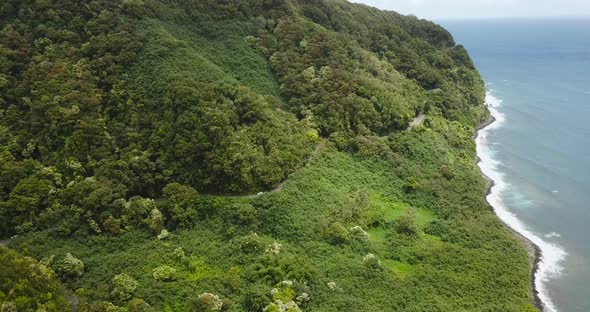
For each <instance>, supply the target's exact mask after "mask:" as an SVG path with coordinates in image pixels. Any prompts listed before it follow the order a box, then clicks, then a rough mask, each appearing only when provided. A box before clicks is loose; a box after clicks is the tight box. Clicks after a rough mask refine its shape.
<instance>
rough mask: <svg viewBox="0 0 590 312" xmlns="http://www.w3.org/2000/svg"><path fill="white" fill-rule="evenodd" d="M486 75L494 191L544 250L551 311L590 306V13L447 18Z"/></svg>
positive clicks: (486, 153) (542, 288) (485, 135)
mask: <svg viewBox="0 0 590 312" xmlns="http://www.w3.org/2000/svg"><path fill="white" fill-rule="evenodd" d="M441 24H442V25H443V26H445V27H446V28H447V29H449V30H450V31H451V32H452V33H453V35H454V36H455V39H456V41H457V42H458V43H461V44H464V45H465V46H466V48H467V49H468V50H469V52H470V54H471V55H472V57H473V58H474V61H475V63H476V66H477V67H478V69H479V70H480V71H481V73H482V75H483V76H484V79H485V80H486V83H487V86H488V89H489V90H490V92H489V93H488V98H487V101H488V104H490V105H491V107H490V110H491V112H492V114H493V115H494V116H495V117H496V119H497V122H496V123H494V124H492V125H491V126H490V127H488V128H486V129H484V130H483V131H481V132H480V136H479V137H478V154H479V156H480V158H481V159H482V162H481V163H480V166H481V168H482V171H483V172H484V173H485V174H486V175H488V176H489V177H490V178H492V179H493V180H495V182H496V186H495V187H494V189H493V190H492V193H491V195H490V196H489V197H488V200H489V201H490V203H491V204H492V205H493V206H494V208H495V210H496V212H497V213H498V215H499V216H500V218H502V219H503V220H504V221H505V222H506V223H508V224H509V225H510V226H511V227H513V228H514V229H515V230H517V231H519V232H521V233H522V234H524V235H525V236H526V237H528V238H529V239H531V240H532V241H533V242H534V243H535V244H537V245H538V246H539V247H540V248H541V250H542V253H543V258H542V260H541V263H540V265H539V272H538V274H537V279H536V280H537V289H538V290H539V293H540V294H539V296H540V298H541V299H542V301H543V302H544V304H545V308H546V310H547V311H560V312H578V311H580V312H587V311H590V296H588V294H589V291H590V240H589V239H588V237H589V236H590V226H588V225H589V224H590V144H589V143H590V121H589V117H590V19H546V20H486V21H452V22H450V21H446V22H442V23H441Z"/></svg>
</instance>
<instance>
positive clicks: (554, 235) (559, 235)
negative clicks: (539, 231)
mask: <svg viewBox="0 0 590 312" xmlns="http://www.w3.org/2000/svg"><path fill="white" fill-rule="evenodd" d="M545 237H546V238H553V237H561V234H559V233H557V232H551V233H548V234H545Z"/></svg>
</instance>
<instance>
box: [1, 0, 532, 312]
mask: <svg viewBox="0 0 590 312" xmlns="http://www.w3.org/2000/svg"><path fill="white" fill-rule="evenodd" d="M0 91H1V92H0V239H2V241H1V243H2V244H7V247H8V248H7V247H3V246H0V311H2V312H5V311H6V312H8V311H10V312H12V311H93V312H99V311H129V312H133V311H268V312H270V311H273V312H274V311H290V312H296V311H385V310H387V311H429V312H431V311H507V312H509V311H535V309H534V308H533V306H531V304H530V300H529V299H530V298H529V289H528V287H529V285H530V276H529V264H528V261H527V257H526V254H525V251H524V249H523V248H522V246H521V245H520V244H519V242H518V241H517V240H516V239H515V238H514V237H513V236H512V235H511V234H510V233H509V232H508V231H507V230H506V228H505V227H504V226H503V225H502V224H501V223H500V221H499V220H498V219H497V218H496V217H495V215H494V214H493V212H492V210H491V208H490V207H489V206H488V205H487V203H486V202H485V200H484V192H485V182H484V180H483V179H482V177H481V176H480V173H479V171H478V169H477V167H476V165H475V162H474V159H475V157H476V156H475V145H474V142H473V135H474V133H475V127H476V126H477V125H479V124H480V123H481V122H482V121H484V120H485V119H486V118H487V116H488V115H487V111H486V109H485V106H484V105H483V102H484V95H485V89H484V84H483V81H482V79H481V77H480V76H479V74H478V72H477V70H476V69H475V67H474V65H473V63H472V61H471V59H470V57H469V55H468V53H467V51H466V50H465V49H464V48H463V47H462V46H461V45H457V44H456V43H455V42H454V40H453V38H452V36H451V34H450V33H449V32H447V31H446V30H445V29H443V28H441V27H440V26H438V25H436V24H434V23H432V22H429V21H425V20H420V19H417V18H415V17H412V16H402V15H399V14H397V13H395V12H385V11H379V10H377V9H374V8H370V7H368V6H364V5H358V4H351V3H349V2H347V1H345V0H320V1H307V0H247V1H239V0H176V1H172V0H62V1H57V0H4V1H3V2H2V3H1V4H0ZM419 113H424V114H425V115H426V119H425V121H424V123H423V124H420V125H416V126H414V127H411V128H409V127H408V126H409V124H410V122H411V121H412V120H413V118H414V117H415V116H416V115H418V114H419ZM11 238H12V239H11Z"/></svg>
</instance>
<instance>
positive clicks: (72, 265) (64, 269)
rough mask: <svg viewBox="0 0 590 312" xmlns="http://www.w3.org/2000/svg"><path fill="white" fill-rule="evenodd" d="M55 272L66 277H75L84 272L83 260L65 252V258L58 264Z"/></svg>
mask: <svg viewBox="0 0 590 312" xmlns="http://www.w3.org/2000/svg"><path fill="white" fill-rule="evenodd" d="M57 272H58V273H59V274H60V275H61V276H63V277H67V278H76V277H80V276H82V274H84V262H82V260H80V259H77V258H76V257H74V256H72V254H71V253H69V252H68V253H67V254H66V256H65V258H63V260H62V261H61V262H60V263H59V264H58V266H57Z"/></svg>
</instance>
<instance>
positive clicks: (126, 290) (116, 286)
mask: <svg viewBox="0 0 590 312" xmlns="http://www.w3.org/2000/svg"><path fill="white" fill-rule="evenodd" d="M138 285H139V283H138V282H137V281H136V280H135V279H133V277H131V276H129V275H127V274H125V273H121V274H119V275H115V277H113V291H112V292H111V295H112V296H113V297H114V298H115V299H116V300H120V301H124V300H128V299H129V298H131V296H132V295H133V293H134V292H135V290H136V289H137V286H138Z"/></svg>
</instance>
